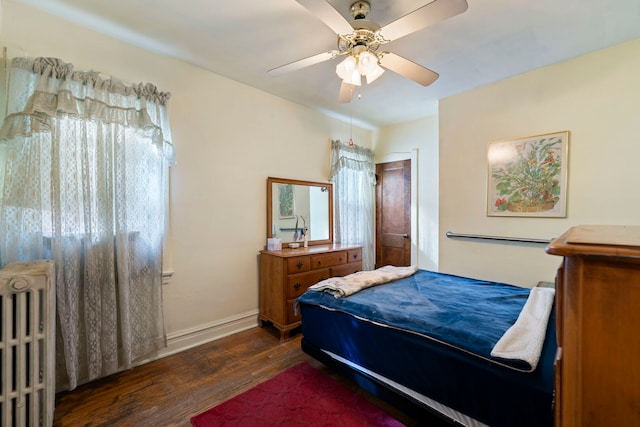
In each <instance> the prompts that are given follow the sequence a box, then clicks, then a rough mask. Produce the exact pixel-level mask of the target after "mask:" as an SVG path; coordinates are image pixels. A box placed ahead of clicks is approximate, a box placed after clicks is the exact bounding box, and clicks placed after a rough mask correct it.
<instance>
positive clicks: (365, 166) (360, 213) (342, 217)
mask: <svg viewBox="0 0 640 427" xmlns="http://www.w3.org/2000/svg"><path fill="white" fill-rule="evenodd" d="M375 174H376V167H375V163H374V156H373V151H371V150H370V149H368V148H364V147H360V146H357V145H352V146H350V145H348V144H344V143H342V142H340V141H331V177H330V180H331V182H333V184H334V193H335V196H334V198H335V235H336V236H335V239H336V241H337V242H340V243H343V244H352V245H362V247H363V248H362V269H363V270H373V269H374V267H375V184H376V177H375Z"/></svg>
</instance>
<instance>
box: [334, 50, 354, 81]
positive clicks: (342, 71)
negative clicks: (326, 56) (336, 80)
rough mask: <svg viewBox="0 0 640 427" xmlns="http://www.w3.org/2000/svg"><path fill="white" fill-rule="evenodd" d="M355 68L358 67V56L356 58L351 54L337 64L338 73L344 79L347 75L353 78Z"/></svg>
mask: <svg viewBox="0 0 640 427" xmlns="http://www.w3.org/2000/svg"><path fill="white" fill-rule="evenodd" d="M355 68H356V58H354V57H353V56H351V55H347V57H346V58H345V59H344V61H342V62H340V63H339V64H338V65H337V66H336V74H337V75H338V77H340V78H341V79H342V80H345V79H347V77H349V78H351V75H352V74H353V71H354V70H355Z"/></svg>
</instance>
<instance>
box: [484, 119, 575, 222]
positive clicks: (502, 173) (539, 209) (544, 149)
mask: <svg viewBox="0 0 640 427" xmlns="http://www.w3.org/2000/svg"><path fill="white" fill-rule="evenodd" d="M568 154H569V131H562V132H556V133H548V134H544V135H535V136H528V137H525V138H518V139H513V140H506V141H494V142H490V143H489V144H488V150H487V160H488V166H489V170H488V185H487V215H489V216H520V217H549V218H565V217H566V216H567V167H568V163H569V162H568Z"/></svg>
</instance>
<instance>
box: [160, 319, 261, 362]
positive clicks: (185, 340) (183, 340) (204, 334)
mask: <svg viewBox="0 0 640 427" xmlns="http://www.w3.org/2000/svg"><path fill="white" fill-rule="evenodd" d="M256 326H258V310H252V311H249V312H247V313H242V314H239V315H237V316H232V317H227V318H226V319H222V320H219V321H216V322H212V323H208V324H204V325H199V326H196V327H194V328H189V329H183V330H182V331H176V332H172V333H170V334H167V347H166V348H164V349H162V350H160V351H159V352H158V355H157V358H158V359H159V358H161V357H166V356H169V355H171V354H175V353H179V352H181V351H184V350H187V349H190V348H193V347H196V346H199V345H202V344H206V343H208V342H210V341H214V340H217V339H220V338H223V337H226V336H228V335H232V334H235V333H237V332H241V331H245V330H247V329H250V328H254V327H256Z"/></svg>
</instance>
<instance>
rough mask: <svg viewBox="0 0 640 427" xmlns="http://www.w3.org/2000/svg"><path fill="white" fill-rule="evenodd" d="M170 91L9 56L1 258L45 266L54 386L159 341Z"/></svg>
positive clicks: (144, 351)
mask: <svg viewBox="0 0 640 427" xmlns="http://www.w3.org/2000/svg"><path fill="white" fill-rule="evenodd" d="M169 96H170V94H168V93H163V92H160V91H158V90H157V88H156V87H155V86H153V85H151V84H137V85H129V84H124V83H122V82H120V81H117V80H115V79H112V78H106V77H103V76H101V75H100V74H99V73H97V72H93V71H90V72H82V71H76V70H74V68H73V65H72V64H68V63H64V62H62V61H60V60H58V59H54V58H36V59H27V58H17V59H14V60H13V61H12V63H11V69H10V73H9V91H8V99H7V103H8V105H7V117H6V119H5V121H4V123H3V126H2V128H1V129H0V147H1V148H0V151H1V152H3V153H4V156H3V158H4V161H3V164H2V165H1V166H0V171H3V172H4V173H3V174H2V175H0V189H2V197H0V265H5V264H7V263H9V262H14V261H28V260H34V259H41V258H46V259H53V260H54V261H55V265H56V296H57V326H56V329H57V344H56V347H57V348H56V351H57V357H56V359H57V369H56V374H57V375H56V376H57V388H58V389H61V388H69V389H73V388H75V387H76V385H77V384H79V383H83V382H86V381H89V380H92V379H95V378H98V377H102V376H105V375H108V374H111V373H113V372H117V371H119V370H122V369H126V368H129V367H131V366H132V364H133V362H134V361H136V360H137V359H140V358H142V357H144V356H145V355H148V354H149V353H150V352H152V351H155V350H158V349H160V348H162V347H163V346H165V345H166V339H165V334H164V325H163V318H162V306H161V291H162V290H161V273H162V245H163V237H164V229H165V215H166V207H167V194H168V193H167V192H168V166H169V165H171V164H173V162H174V157H173V149H172V145H171V141H170V135H171V133H170V129H169V121H168V117H167V111H166V102H167V100H168V98H169Z"/></svg>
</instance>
